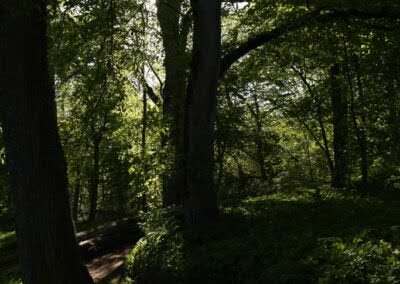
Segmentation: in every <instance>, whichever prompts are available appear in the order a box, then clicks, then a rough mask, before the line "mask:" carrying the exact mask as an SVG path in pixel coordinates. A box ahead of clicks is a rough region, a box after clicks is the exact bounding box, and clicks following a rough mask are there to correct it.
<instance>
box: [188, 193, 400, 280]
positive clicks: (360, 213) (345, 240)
mask: <svg viewBox="0 0 400 284" xmlns="http://www.w3.org/2000/svg"><path fill="white" fill-rule="evenodd" d="M399 224H400V196H397V195H391V196H385V197H382V198H377V197H375V198H372V197H370V198H361V197H357V196H353V197H349V196H348V197H345V196H341V195H339V194H334V193H329V192H325V194H324V195H323V196H322V198H321V199H314V198H313V196H312V195H311V194H309V193H308V192H300V193H296V194H293V193H291V194H288V193H287V194H282V193H280V194H279V193H278V194H273V195H270V196H263V197H258V198H252V199H249V200H247V201H245V202H243V203H242V204H240V205H238V206H234V207H230V208H226V209H225V210H224V212H223V214H222V217H221V219H220V220H219V222H217V223H216V224H213V225H209V226H206V227H203V228H201V229H198V230H195V231H191V232H188V233H187V234H186V235H185V246H186V251H185V261H184V262H185V263H184V266H185V268H184V270H185V271H186V275H188V278H187V279H186V280H185V282H189V281H190V282H191V283H202V282H203V283H206V282H207V283H217V282H220V283H221V282H222V283H317V282H320V283H339V282H340V281H334V282H329V281H328V282H323V281H322V280H321V279H324V277H325V276H324V275H325V274H326V271H324V270H326V269H328V270H329V269H330V270H335V271H336V270H339V271H338V272H332V274H334V273H345V272H343V271H340V269H342V268H343V269H345V268H346V267H347V265H348V266H351V265H353V259H347V258H345V256H346V255H347V254H349V255H352V254H354V255H355V257H354V259H356V258H357V257H358V258H359V259H361V260H360V261H364V262H367V263H364V264H358V263H355V264H354V265H364V266H365V267H364V266H363V267H362V268H360V269H361V270H362V269H364V270H365V269H367V268H368V267H367V266H368V265H371V266H374V265H381V263H380V262H383V261H386V260H387V261H391V260H389V256H387V257H386V255H385V257H381V258H379V259H378V260H375V259H372V258H371V257H370V256H369V255H367V256H364V255H362V256H360V254H363V253H364V251H363V250H365V245H364V244H365V243H368V244H369V245H368V249H370V250H371V251H372V252H371V253H370V254H371V255H375V254H376V251H377V250H379V251H378V252H380V249H381V248H380V245H379V244H381V243H385V242H387V244H388V245H389V246H393V247H391V252H395V251H396V248H399V245H400V242H399V240H400V233H399V232H398V231H397V230H395V231H393V228H395V227H393V226H397V225H399ZM354 240H360V241H358V243H355V241H354ZM327 242H328V243H329V245H326V243H327ZM375 244H377V245H375ZM337 246H339V247H340V248H342V251H338V250H337V249H336V247H337ZM374 250H376V251H374ZM397 251H398V250H397ZM366 259H367V260H366ZM390 259H391V258H390ZM342 261H343V263H341V262H342ZM354 261H358V260H354ZM373 261H376V262H377V263H372V262H373ZM396 261H397V260H396ZM339 262H340V264H338V263H339ZM368 262H371V263H368ZM382 265H384V264H382ZM366 267H367V268H366ZM351 269H352V268H349V270H351ZM368 269H369V268H368ZM346 273H347V272H346ZM348 273H352V272H351V271H350V272H348ZM371 273H372V272H371ZM339 276H340V275H339ZM339 276H338V275H334V276H329V277H330V279H333V278H334V277H339ZM321 281H322V282H321ZM365 281H367V280H365ZM368 281H369V280H368ZM368 281H367V282H368ZM367 282H363V281H361V282H360V283H367ZM342 283H348V282H346V281H344V282H342ZM351 283H353V282H351ZM376 283H385V282H379V281H378V282H376Z"/></svg>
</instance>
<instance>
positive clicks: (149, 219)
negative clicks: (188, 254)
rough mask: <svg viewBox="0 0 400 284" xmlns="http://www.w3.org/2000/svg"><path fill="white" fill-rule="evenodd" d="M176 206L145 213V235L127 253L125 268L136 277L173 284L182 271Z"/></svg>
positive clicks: (143, 224) (180, 241) (130, 274)
mask: <svg viewBox="0 0 400 284" xmlns="http://www.w3.org/2000/svg"><path fill="white" fill-rule="evenodd" d="M174 213H175V210H174V209H169V210H165V209H157V210H154V211H152V212H150V213H146V214H145V215H144V216H143V219H144V222H143V223H141V224H140V225H141V228H142V230H143V232H144V233H145V236H144V237H143V238H141V239H140V240H139V241H138V243H137V244H136V246H135V248H134V249H133V250H132V251H131V252H130V254H129V255H128V256H127V260H126V268H127V273H128V275H129V276H130V277H131V278H133V279H145V281H149V282H151V283H172V282H171V281H174V280H176V279H177V277H178V276H179V275H180V274H181V273H182V271H181V270H182V244H183V240H182V235H181V233H180V232H179V230H178V224H177V221H176V219H175V217H174Z"/></svg>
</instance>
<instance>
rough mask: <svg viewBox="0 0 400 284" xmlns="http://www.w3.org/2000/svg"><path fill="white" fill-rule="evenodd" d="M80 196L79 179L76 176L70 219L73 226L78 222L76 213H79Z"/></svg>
mask: <svg viewBox="0 0 400 284" xmlns="http://www.w3.org/2000/svg"><path fill="white" fill-rule="evenodd" d="M80 194H81V178H80V176H77V178H76V180H75V188H74V198H73V200H72V218H73V220H74V222H75V224H76V223H77V222H78V211H79V197H80Z"/></svg>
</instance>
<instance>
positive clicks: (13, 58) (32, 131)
mask: <svg viewBox="0 0 400 284" xmlns="http://www.w3.org/2000/svg"><path fill="white" fill-rule="evenodd" d="M4 2H5V3H4ZM25 2H26V4H27V5H24V6H20V5H19V4H20V3H21V1H1V2H0V56H1V57H0V89H1V94H0V107H1V108H2V109H1V112H0V115H1V120H2V125H3V127H4V141H5V148H6V156H7V165H8V167H9V171H10V178H11V185H12V188H13V195H14V200H15V206H16V223H17V226H16V229H17V238H18V248H19V257H20V266H21V270H22V279H23V282H24V283H33V284H36V283H37V284H53V283H70V284H73V283H91V282H92V280H91V278H90V276H89V274H88V271H87V269H86V267H85V266H84V265H83V264H82V261H81V259H80V256H79V251H78V244H77V240H76V237H75V230H74V226H73V222H72V218H71V210H70V204H69V200H68V186H67V172H66V163H65V159H64V154H63V150H62V147H61V143H60V138H59V134H58V130H57V118H56V106H55V100H54V97H55V94H54V86H53V82H52V79H51V78H50V76H49V70H48V61H47V38H46V21H47V19H46V1H42V0H40V1H39V0H33V1H25ZM25 2H24V3H25ZM17 6H18V7H17ZM25 9H26V10H25Z"/></svg>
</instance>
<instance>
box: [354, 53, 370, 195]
mask: <svg viewBox="0 0 400 284" xmlns="http://www.w3.org/2000/svg"><path fill="white" fill-rule="evenodd" d="M355 65H356V78H357V87H358V94H359V99H360V105H361V127H360V129H359V130H358V137H359V138H358V141H359V147H360V158H361V165H360V166H361V179H362V185H363V187H364V189H366V188H367V187H368V164H369V162H368V143H367V131H366V125H367V119H366V116H365V112H366V109H365V95H364V88H363V83H362V81H361V74H360V63H359V60H358V58H357V57H355Z"/></svg>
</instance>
